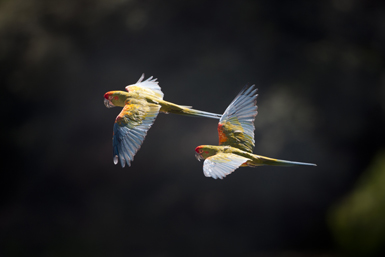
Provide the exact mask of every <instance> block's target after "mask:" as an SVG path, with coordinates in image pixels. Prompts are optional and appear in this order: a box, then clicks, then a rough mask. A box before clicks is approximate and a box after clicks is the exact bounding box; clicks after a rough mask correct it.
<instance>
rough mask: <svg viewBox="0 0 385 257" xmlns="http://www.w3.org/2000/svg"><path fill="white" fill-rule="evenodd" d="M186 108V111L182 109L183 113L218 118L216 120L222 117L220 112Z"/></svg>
mask: <svg viewBox="0 0 385 257" xmlns="http://www.w3.org/2000/svg"><path fill="white" fill-rule="evenodd" d="M187 110H188V111H184V114H185V115H188V116H195V117H205V118H211V119H218V120H219V119H220V118H221V117H222V115H221V114H216V113H212V112H205V111H199V110H195V109H187Z"/></svg>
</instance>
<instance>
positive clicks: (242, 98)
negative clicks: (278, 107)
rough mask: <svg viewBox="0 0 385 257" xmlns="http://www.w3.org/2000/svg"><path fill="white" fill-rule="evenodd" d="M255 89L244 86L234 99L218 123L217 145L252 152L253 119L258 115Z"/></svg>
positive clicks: (253, 86)
mask: <svg viewBox="0 0 385 257" xmlns="http://www.w3.org/2000/svg"><path fill="white" fill-rule="evenodd" d="M256 92H257V89H256V88H255V85H252V86H246V87H244V88H243V90H242V91H241V92H240V93H239V94H238V95H237V96H236V97H235V99H234V100H233V101H232V102H231V104H230V105H229V106H228V107H227V109H226V111H225V112H224V113H223V115H222V118H221V119H220V120H219V123H218V135H219V145H229V146H232V147H236V148H239V149H241V150H244V151H247V152H253V147H254V142H255V141H254V129H255V128H254V119H255V116H257V114H258V111H257V109H258V106H257V96H258V95H257V94H256Z"/></svg>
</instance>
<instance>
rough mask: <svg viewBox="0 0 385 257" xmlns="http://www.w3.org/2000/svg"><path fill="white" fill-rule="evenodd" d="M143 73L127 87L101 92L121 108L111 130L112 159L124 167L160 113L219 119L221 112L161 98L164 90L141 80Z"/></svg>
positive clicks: (109, 102) (106, 101)
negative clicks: (208, 110) (196, 108)
mask: <svg viewBox="0 0 385 257" xmlns="http://www.w3.org/2000/svg"><path fill="white" fill-rule="evenodd" d="M143 78H144V74H143V75H142V76H141V77H140V78H139V80H138V82H136V83H135V84H133V85H128V86H126V90H127V92H125V91H109V92H107V93H105V94H104V98H105V99H104V104H105V106H106V107H108V108H111V107H115V106H119V107H123V110H122V111H121V112H120V113H119V115H118V116H117V117H116V120H115V124H114V129H113V138H112V141H113V143H112V145H113V162H114V164H117V163H118V161H119V160H120V163H121V165H122V167H123V168H124V167H125V165H126V163H127V164H128V166H130V165H131V161H133V160H134V156H135V154H136V153H137V152H138V150H139V148H140V146H141V145H142V143H143V140H144V138H145V137H146V135H147V131H148V130H149V129H150V127H151V126H152V124H153V123H154V121H155V119H156V117H157V116H158V113H159V112H163V113H174V114H179V115H186V116H195V117H206V118H212V119H220V117H221V115H220V114H215V113H210V112H204V111H199V110H194V109H191V107H190V106H183V105H178V104H174V103H170V102H167V101H164V100H163V92H162V90H161V88H160V86H159V85H158V81H156V79H153V78H152V77H150V78H148V79H147V80H145V81H143Z"/></svg>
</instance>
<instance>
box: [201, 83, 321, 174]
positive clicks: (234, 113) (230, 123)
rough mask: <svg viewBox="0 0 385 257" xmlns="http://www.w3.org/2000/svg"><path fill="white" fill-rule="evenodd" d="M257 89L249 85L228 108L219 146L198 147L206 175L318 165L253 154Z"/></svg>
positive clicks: (220, 126) (220, 125)
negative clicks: (270, 167) (257, 167)
mask: <svg viewBox="0 0 385 257" xmlns="http://www.w3.org/2000/svg"><path fill="white" fill-rule="evenodd" d="M256 92H257V89H256V88H254V85H252V86H246V87H245V88H244V89H243V90H242V91H241V92H240V93H239V94H238V95H237V97H235V99H234V100H233V101H232V102H231V104H230V105H229V106H228V107H227V109H226V111H225V112H224V113H223V115H222V117H221V119H220V120H219V124H218V134H219V146H214V145H201V146H198V147H197V148H195V152H196V153H195V156H196V158H197V159H198V160H201V159H204V160H205V161H204V163H203V174H204V175H205V176H206V177H212V178H214V179H217V178H220V179H223V178H224V177H226V175H229V174H230V173H232V172H233V171H234V170H236V169H237V168H239V167H245V166H249V167H256V166H262V165H275V166H295V165H311V166H316V165H315V164H312V163H303V162H292V161H284V160H277V159H273V158H269V157H265V156H261V155H256V154H253V148H254V143H255V141H254V129H255V128H254V119H255V116H257V114H258V111H257V109H258V107H257V96H258V95H257V94H256Z"/></svg>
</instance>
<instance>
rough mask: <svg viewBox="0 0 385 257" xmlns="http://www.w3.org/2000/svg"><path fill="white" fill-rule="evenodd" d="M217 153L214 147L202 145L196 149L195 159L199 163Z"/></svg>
mask: <svg viewBox="0 0 385 257" xmlns="http://www.w3.org/2000/svg"><path fill="white" fill-rule="evenodd" d="M216 153H217V150H215V149H213V147H212V146H208V145H200V146H198V147H197V148H195V157H196V158H197V160H198V161H200V160H204V159H206V158H207V157H210V156H213V155H215V154H216Z"/></svg>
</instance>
